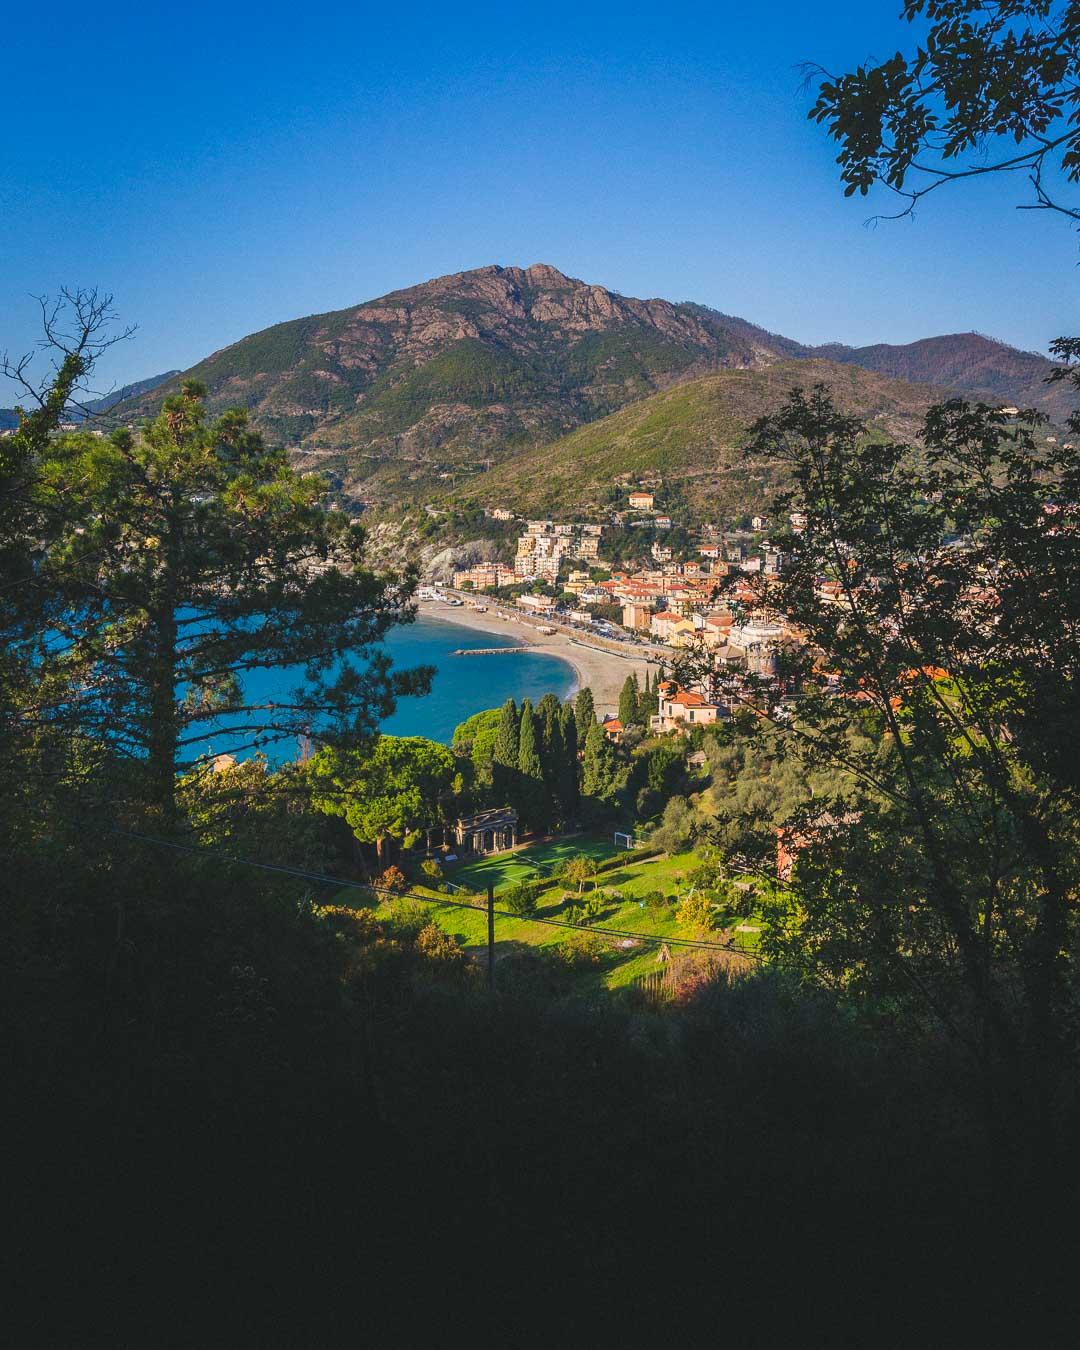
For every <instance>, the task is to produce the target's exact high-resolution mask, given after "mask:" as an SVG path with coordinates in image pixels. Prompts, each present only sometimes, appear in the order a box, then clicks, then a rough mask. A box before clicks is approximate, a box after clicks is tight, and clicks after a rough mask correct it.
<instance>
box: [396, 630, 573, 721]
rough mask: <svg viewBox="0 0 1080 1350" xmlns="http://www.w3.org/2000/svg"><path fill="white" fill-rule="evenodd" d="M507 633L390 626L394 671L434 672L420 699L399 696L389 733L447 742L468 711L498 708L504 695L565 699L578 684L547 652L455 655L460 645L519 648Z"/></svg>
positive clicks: (567, 667)
mask: <svg viewBox="0 0 1080 1350" xmlns="http://www.w3.org/2000/svg"><path fill="white" fill-rule="evenodd" d="M521 645H522V644H521V643H519V642H515V641H514V640H513V639H511V638H509V637H501V636H499V637H496V636H493V635H492V634H491V633H484V632H481V631H479V630H477V629H475V628H468V627H466V626H465V625H464V624H459V623H446V622H445V621H444V620H442V619H431V618H419V619H417V621H416V622H415V623H413V624H407V625H405V626H404V627H401V628H395V629H394V630H393V631H392V632H391V633H390V634H389V635H388V637H387V642H386V650H387V652H388V654H389V656H390V658H391V659H392V660H393V662H394V665H395V666H397V667H398V668H399V669H402V670H404V669H406V668H408V667H409V666H419V665H431V666H435V667H436V675H435V678H434V680H433V681H432V684H431V693H430V694H428V695H427V696H426V697H425V698H403V699H401V701H400V702H399V703H398V707H397V711H396V712H395V713H394V714H393V716H392V717H390V718H388V719H387V720H386V722H384V723H383V731H385V732H387V733H388V734H390V735H392V736H427V737H428V739H429V740H432V741H442V742H443V743H444V744H446V745H449V744H450V738H451V737H452V736H453V734H454V728H455V727H456V726H457V725H458V723H459V722H464V721H465V719H466V718H467V717H471V716H472V714H473V713H476V712H481V711H482V710H483V709H484V708H497V707H499V705H500V704H501V703H505V702H506V700H507V699H508V698H513V699H514V700H516V702H518V703H519V704H520V702H521V700H522V699H523V698H529V699H531V700H532V701H533V703H534V704H535V703H536V702H537V700H538V699H540V698H542V697H543V696H544V694H554V695H555V696H556V697H557V698H559V699H564V698H566V697H567V696H568V695H569V694H571V693H572V692H573V690H574V689H575V687H576V684H577V677H576V672H575V671H574V668H573V666H571V665H569V664H568V663H567V662H566V661H563V660H560V658H559V657H557V656H550V655H549V654H548V653H547V652H538V651H534V650H531V649H530V650H528V651H525V652H522V653H521V654H520V655H515V656H454V655H453V653H454V652H455V651H456V650H459V649H461V648H470V647H518V646H521Z"/></svg>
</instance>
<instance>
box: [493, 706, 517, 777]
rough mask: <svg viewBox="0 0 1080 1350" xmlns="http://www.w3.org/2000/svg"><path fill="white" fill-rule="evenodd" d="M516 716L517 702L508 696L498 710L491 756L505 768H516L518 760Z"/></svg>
mask: <svg viewBox="0 0 1080 1350" xmlns="http://www.w3.org/2000/svg"><path fill="white" fill-rule="evenodd" d="M519 722H520V719H519V717H518V710H517V704H516V703H515V702H514V700H513V699H512V698H508V699H507V700H506V702H505V703H504V704H503V705H502V707H501V708H500V710H499V727H498V730H497V731H496V733H495V750H494V752H493V755H492V758H493V759H494V760H495V763H496V764H501V765H503V767H504V768H507V769H516V768H517V762H518V750H519V747H518V726H519Z"/></svg>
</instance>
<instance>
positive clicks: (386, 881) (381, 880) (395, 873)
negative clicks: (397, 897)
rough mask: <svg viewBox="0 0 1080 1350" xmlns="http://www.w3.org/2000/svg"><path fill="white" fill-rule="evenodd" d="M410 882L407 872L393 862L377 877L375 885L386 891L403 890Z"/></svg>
mask: <svg viewBox="0 0 1080 1350" xmlns="http://www.w3.org/2000/svg"><path fill="white" fill-rule="evenodd" d="M408 884H409V883H408V880H407V878H406V876H405V873H404V872H403V871H402V870H401V868H400V867H398V866H397V864H396V863H391V864H390V866H389V867H388V868H387V869H386V871H385V872H383V874H382V875H381V876H378V877H376V878H375V885H376V886H377V887H379V888H381V889H382V890H384V891H403V890H405V888H406V887H407V886H408Z"/></svg>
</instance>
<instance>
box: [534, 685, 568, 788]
mask: <svg viewBox="0 0 1080 1350" xmlns="http://www.w3.org/2000/svg"><path fill="white" fill-rule="evenodd" d="M536 716H537V719H538V721H539V722H540V760H541V763H542V764H543V766H544V778H545V779H546V780H547V782H549V783H551V782H553V780H554V779H556V778H557V777H558V763H559V759H560V758H561V756H562V744H561V741H562V729H561V727H560V726H559V700H558V699H557V698H556V697H555V695H554V694H545V695H544V697H543V698H542V699H541V700H540V702H539V703H538V704H537V705H536Z"/></svg>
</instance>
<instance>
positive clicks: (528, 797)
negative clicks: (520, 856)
mask: <svg viewBox="0 0 1080 1350" xmlns="http://www.w3.org/2000/svg"><path fill="white" fill-rule="evenodd" d="M539 739H540V738H539V736H538V734H537V725H536V717H535V715H534V713H533V710H532V704H531V703H530V702H529V700H528V699H525V700H524V701H523V702H522V705H521V726H520V730H519V733H518V773H519V775H520V779H519V787H520V791H521V804H520V807H519V810H520V811H521V814H522V816H523V817H524V822H525V825H526V827H527V828H528V829H533V830H539V829H543V828H544V826H545V825H546V824H547V820H546V811H545V807H546V805H547V789H546V787H545V786H544V766H543V763H542V762H541V759H540V750H539V745H538V742H539Z"/></svg>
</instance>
